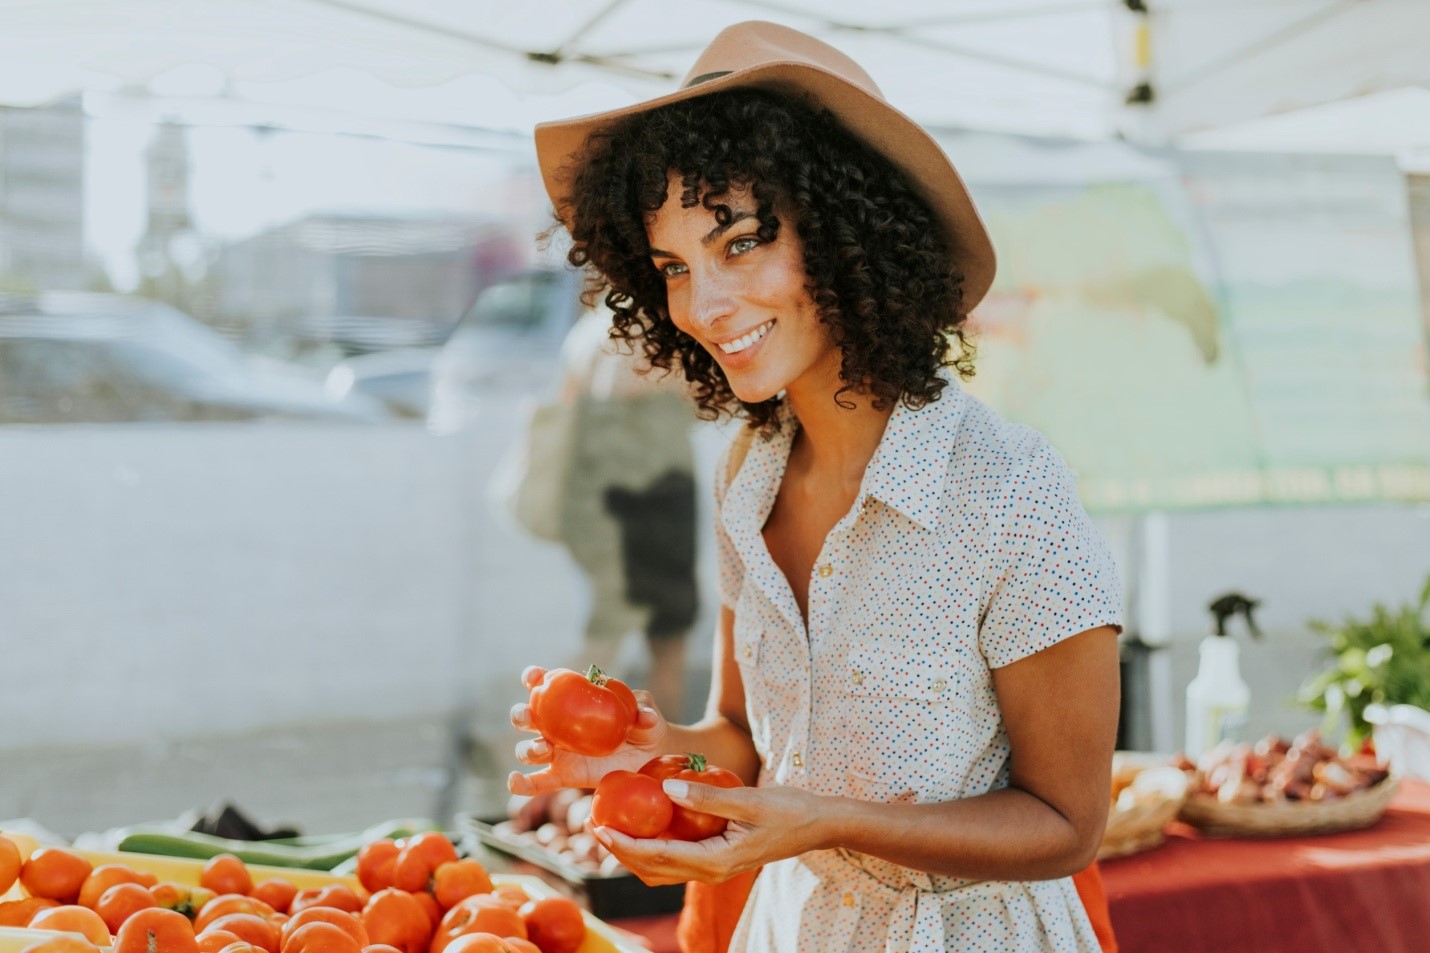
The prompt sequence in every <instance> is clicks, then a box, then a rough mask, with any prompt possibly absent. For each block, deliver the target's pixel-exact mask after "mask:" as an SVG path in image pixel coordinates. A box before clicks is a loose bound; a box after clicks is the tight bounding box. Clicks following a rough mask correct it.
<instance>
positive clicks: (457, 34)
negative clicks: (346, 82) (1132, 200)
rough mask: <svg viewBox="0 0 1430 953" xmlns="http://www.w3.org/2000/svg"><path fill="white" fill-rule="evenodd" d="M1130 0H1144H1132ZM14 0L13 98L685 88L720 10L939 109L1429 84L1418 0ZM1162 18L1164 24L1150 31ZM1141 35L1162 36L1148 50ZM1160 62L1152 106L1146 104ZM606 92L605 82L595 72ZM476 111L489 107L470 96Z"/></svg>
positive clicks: (1207, 106)
mask: <svg viewBox="0 0 1430 953" xmlns="http://www.w3.org/2000/svg"><path fill="white" fill-rule="evenodd" d="M1133 6H1143V4H1138V3H1134V4H1133ZM1145 6H1147V7H1148V8H1149V11H1150V12H1149V13H1148V14H1147V15H1146V16H1142V15H1139V14H1137V13H1133V12H1132V11H1131V10H1129V8H1128V4H1127V3H1126V2H1124V0H885V2H882V3H876V4H871V3H869V2H868V0H771V2H758V0H680V2H674V0H524V2H511V0H4V2H3V3H0V102H6V103H11V104H17V105H28V104H35V103H39V102H44V101H48V100H51V99H54V98H56V97H57V96H59V95H62V94H65V93H67V92H72V91H74V90H76V89H109V90H113V89H116V88H119V87H129V88H133V87H136V86H139V87H142V86H143V84H145V83H147V82H149V81H150V80H152V79H154V78H155V77H159V76H162V75H163V74H165V73H166V72H168V71H171V70H174V69H175V68H178V67H184V66H190V65H192V64H204V65H205V66H208V67H211V68H214V69H216V70H219V71H222V74H223V76H224V77H225V78H226V80H227V81H228V83H229V84H230V87H229V88H230V90H231V91H232V90H233V89H240V90H241V88H242V84H244V83H265V84H281V83H284V82H294V81H301V80H304V79H307V78H311V77H313V76H315V75H318V74H324V73H329V72H333V71H339V75H344V73H343V72H342V71H349V72H350V71H354V70H356V71H360V72H361V73H364V74H367V75H368V76H369V77H372V78H375V79H376V80H380V81H381V82H382V83H384V84H387V85H389V86H391V87H397V88H404V89H414V88H422V87H438V86H442V85H444V84H451V83H453V82H460V81H461V80H462V79H463V78H470V77H472V76H473V75H480V76H489V77H493V78H495V79H497V80H499V81H500V82H501V83H503V84H504V85H505V86H506V87H507V88H509V89H510V90H511V91H513V92H514V93H517V94H523V95H525V94H536V95H538V96H542V95H544V96H546V97H547V100H546V102H547V103H549V108H550V109H551V110H553V111H551V112H550V113H549V114H547V115H541V114H540V113H539V112H538V114H536V115H534V116H531V117H530V118H531V119H533V120H535V119H542V118H554V117H556V116H558V115H564V114H566V113H564V112H563V111H562V110H563V108H564V106H563V104H564V102H565V100H563V99H561V98H560V97H557V96H555V95H554V94H558V93H567V92H568V91H571V90H573V89H580V88H582V87H583V84H592V83H597V84H600V86H599V88H600V89H601V90H602V92H601V93H600V94H599V95H593V94H589V93H588V94H586V95H585V96H584V97H583V96H577V97H575V98H574V99H572V100H571V101H573V102H578V103H580V104H581V107H582V108H587V107H589V108H608V107H611V106H616V105H620V104H621V103H622V102H629V101H632V100H634V99H636V98H641V97H645V96H649V95H653V94H655V93H659V92H663V91H666V90H668V89H669V88H671V86H672V85H673V84H674V82H675V81H676V79H677V78H678V77H679V76H681V75H682V74H683V73H684V72H685V69H686V67H687V66H688V65H689V63H690V62H691V61H692V60H693V59H694V57H695V55H696V54H697V52H698V51H699V49H700V48H701V47H702V46H703V45H704V44H705V43H706V42H707V41H708V40H709V38H710V37H711V36H713V34H714V33H715V31H716V30H718V29H719V28H721V27H723V26H725V25H728V24H730V23H734V22H737V21H739V20H744V19H751V18H763V19H771V20H776V21H779V22H782V23H787V24H789V25H790V26H794V27H796V28H799V29H803V30H806V31H807V32H810V33H813V34H815V35H818V36H821V37H824V38H825V39H827V40H828V41H830V42H831V43H833V44H834V45H836V46H839V47H840V48H841V49H844V50H846V51H847V52H848V53H850V55H852V56H853V57H854V58H855V59H856V60H858V61H859V62H861V63H862V64H864V65H865V66H866V67H867V68H868V69H869V71H870V73H871V74H872V75H873V76H874V77H875V79H876V80H877V81H878V82H879V83H880V85H881V86H882V87H883V89H884V92H885V94H886V95H887V96H888V98H889V99H890V100H891V101H892V102H894V103H895V104H897V105H898V106H900V107H901V108H902V109H904V111H906V112H908V113H909V114H910V115H912V116H913V117H914V118H916V119H918V120H919V121H921V122H923V123H925V124H927V125H930V126H936V127H972V128H992V129H1004V130H1009V131H1019V132H1027V133H1034V134H1051V135H1073V136H1079V137H1101V136H1106V135H1109V134H1112V133H1114V132H1116V131H1118V130H1119V129H1124V130H1125V129H1131V130H1132V131H1133V132H1134V133H1136V132H1138V131H1141V132H1142V133H1145V134H1148V135H1153V136H1161V135H1164V134H1165V135H1170V134H1175V133H1179V132H1182V131H1185V130H1188V129H1196V128H1206V127H1211V126H1217V125H1220V124H1222V123H1225V122H1231V121H1237V120H1243V119H1247V118H1252V117H1255V116H1258V115H1263V114H1266V113H1269V112H1276V111H1281V110H1285V109H1289V108H1295V107H1299V106H1304V105H1313V104H1315V103H1319V102H1325V101H1329V100H1335V99H1340V98H1344V97H1346V96H1353V95H1359V94H1362V93H1366V92H1370V91H1374V90H1377V89H1384V88H1391V87H1394V86H1404V85H1411V84H1430V3H1423V2H1419V0H1160V2H1158V0H1149V2H1148V3H1147V4H1145ZM1143 26H1145V28H1146V31H1147V32H1146V34H1145V35H1144V34H1142V33H1141V32H1140V31H1141V28H1142V27H1143ZM1139 50H1148V51H1150V57H1149V61H1148V62H1146V63H1144V64H1141V65H1139ZM1143 80H1146V81H1148V82H1149V83H1150V85H1151V88H1152V90H1153V91H1154V93H1155V94H1156V96H1155V98H1154V101H1153V104H1152V105H1151V106H1150V107H1134V108H1132V109H1129V108H1127V107H1126V106H1125V105H1124V103H1125V99H1126V97H1127V94H1128V92H1129V91H1130V90H1132V89H1133V88H1134V87H1136V86H1137V84H1138V83H1139V82H1141V81H1143ZM593 88H594V87H593ZM460 111H461V112H462V113H463V115H462V116H461V117H460V121H463V122H471V121H472V116H473V115H474V114H475V115H479V110H476V109H474V108H472V104H470V103H469V104H467V106H466V108H465V109H462V110H460Z"/></svg>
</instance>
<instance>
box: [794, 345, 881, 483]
mask: <svg viewBox="0 0 1430 953" xmlns="http://www.w3.org/2000/svg"><path fill="white" fill-rule="evenodd" d="M809 376H813V375H807V377H806V378H804V379H801V380H800V381H796V382H795V383H793V384H791V385H790V386H789V388H788V389H787V390H786V395H787V398H788V400H789V403H790V409H791V410H792V411H793V412H794V415H795V417H796V419H798V420H799V426H800V432H799V434H798V435H797V442H796V448H795V451H792V455H794V453H795V452H797V453H798V455H799V456H801V457H803V462H804V463H805V464H807V468H808V470H809V472H811V473H815V474H819V475H820V476H821V478H823V479H830V478H837V479H838V480H839V481H840V482H841V483H842V484H844V485H845V486H846V487H853V488H855V489H856V490H857V488H858V487H859V485H860V483H861V482H862V481H863V479H864V470H865V468H866V467H868V465H869V461H870V460H871V459H873V457H874V451H875V450H877V449H878V448H879V441H880V440H881V439H882V438H883V436H884V428H885V426H887V425H888V423H889V417H890V416H891V415H892V414H893V412H894V408H893V406H892V405H891V406H889V407H887V408H885V409H883V410H880V409H877V408H875V407H874V400H873V397H871V396H869V395H867V394H860V393H856V392H854V391H845V392H844V393H843V394H840V395H839V397H838V400H837V402H836V398H835V394H836V393H837V392H838V391H839V389H840V388H841V387H843V386H844V382H843V381H841V380H840V378H839V373H838V369H837V367H836V368H835V369H834V370H833V372H832V373H829V372H826V373H824V374H821V375H819V377H818V378H817V379H816V380H809V379H808V377H809ZM851 404H852V405H853V406H852V407H851V406H850V405H851Z"/></svg>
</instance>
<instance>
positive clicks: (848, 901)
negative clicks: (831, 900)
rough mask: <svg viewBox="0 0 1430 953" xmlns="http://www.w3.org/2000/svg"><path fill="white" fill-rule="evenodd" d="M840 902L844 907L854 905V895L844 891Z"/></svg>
mask: <svg viewBox="0 0 1430 953" xmlns="http://www.w3.org/2000/svg"><path fill="white" fill-rule="evenodd" d="M842 903H843V904H844V905H845V906H846V907H852V906H854V895H853V894H852V893H846V894H845V895H844V899H843V901H842Z"/></svg>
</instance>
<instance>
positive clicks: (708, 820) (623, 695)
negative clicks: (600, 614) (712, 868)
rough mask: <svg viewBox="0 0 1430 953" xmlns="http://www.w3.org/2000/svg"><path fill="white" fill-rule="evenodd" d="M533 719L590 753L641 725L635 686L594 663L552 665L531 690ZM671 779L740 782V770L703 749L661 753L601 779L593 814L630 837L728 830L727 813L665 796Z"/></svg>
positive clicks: (558, 739)
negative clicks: (718, 763) (578, 667)
mask: <svg viewBox="0 0 1430 953" xmlns="http://www.w3.org/2000/svg"><path fill="white" fill-rule="evenodd" d="M529 705H530V707H531V722H532V725H533V726H534V727H535V728H536V730H537V731H539V732H541V736H542V737H543V738H545V739H546V740H547V742H548V743H550V744H551V745H553V746H554V747H557V748H561V749H563V750H565V751H570V752H572V753H574V754H579V755H585V756H586V757H591V758H604V757H608V756H610V755H612V754H614V753H615V752H616V751H617V750H619V749H620V747H621V745H622V744H624V743H625V740H626V736H627V735H629V734H630V732H631V730H632V729H633V728H635V727H636V722H637V720H638V718H639V708H638V707H637V705H636V697H635V693H633V692H632V691H631V690H630V688H629V687H627V686H626V684H625V683H624V682H622V681H620V680H619V679H615V678H609V677H607V676H606V675H605V673H603V672H602V671H601V670H600V669H598V668H596V667H595V666H594V665H593V666H591V668H590V669H588V670H587V672H586V674H585V675H582V674H580V673H579V672H573V671H571V670H569V669H560V668H558V669H553V670H551V671H549V672H546V673H545V674H544V675H543V676H542V678H541V682H540V683H539V684H538V685H536V687H535V688H533V689H532V690H531V697H530V700H529ZM667 778H677V779H680V780H683V781H695V782H697V783H700V784H711V785H715V786H717V787H723V788H733V787H740V786H741V783H742V782H741V781H740V778H739V776H738V775H736V774H734V773H733V772H731V771H726V770H725V769H724V768H717V767H715V766H714V765H711V764H708V763H707V762H706V760H705V757H704V756H703V755H699V754H683V755H662V756H661V757H658V758H653V759H651V760H650V761H648V762H647V763H646V764H645V765H643V766H642V767H641V769H640V770H639V771H611V772H609V773H608V774H606V775H605V776H604V777H602V778H601V780H600V782H599V783H598V784H597V785H596V796H595V798H594V800H592V802H591V821H592V823H594V824H595V825H596V826H598V827H609V828H612V829H613V830H617V831H620V832H621V833H622V834H626V835H627V836H630V837H641V838H646V837H664V838H670V839H672V840H687V841H697V840H704V839H706V838H707V837H715V836H717V835H719V834H721V833H723V832H724V830H725V827H726V824H727V822H726V820H725V818H723V817H717V816H715V815H713V814H705V813H703V812H700V811H693V810H691V809H690V808H686V807H682V806H680V805H679V804H676V803H674V802H673V801H671V800H670V798H668V797H666V794H665V790H664V788H663V787H662V785H661V782H662V781H664V780H665V779H667Z"/></svg>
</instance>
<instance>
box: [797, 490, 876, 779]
mask: <svg viewBox="0 0 1430 953" xmlns="http://www.w3.org/2000/svg"><path fill="white" fill-rule="evenodd" d="M865 499H866V497H865V495H864V494H863V492H861V493H860V494H859V496H858V497H857V498H856V499H855V501H854V505H853V506H852V507H851V508H850V510H849V512H848V513H846V514H845V515H844V517H843V518H842V519H841V520H840V521H839V522H838V523H836V524H835V526H834V528H833V529H831V530H830V531H829V535H828V536H826V537H825V539H824V546H823V547H822V548H821V549H820V551H819V557H818V558H817V559H816V560H815V563H814V567H813V569H811V570H810V578H809V591H808V596H807V599H806V602H807V605H808V613H807V614H808V617H809V621H808V631H807V632H806V640H805V646H804V649H805V653H806V654H805V659H806V662H805V666H804V672H805V684H804V689H805V695H804V698H805V704H804V705H802V706H800V709H799V717H798V720H797V721H796V724H795V730H794V731H792V732H791V733H790V744H789V764H790V768H791V777H793V778H796V779H798V780H799V781H800V782H801V784H800V786H801V787H806V788H808V787H814V786H816V785H812V784H810V781H811V779H812V778H818V777H826V778H827V776H828V775H827V772H828V769H830V767H831V764H830V763H826V762H831V760H833V761H835V762H838V760H839V755H838V753H837V752H835V751H829V750H822V749H821V746H820V744H819V741H818V735H817V733H816V731H815V728H816V724H815V722H816V719H817V718H819V717H820V714H821V711H820V700H819V699H817V698H816V697H815V695H814V685H815V682H816V679H817V676H818V675H819V673H818V672H817V671H816V668H817V667H819V666H822V665H828V664H838V663H837V661H836V660H835V659H836V658H837V656H838V655H839V653H838V652H833V653H832V654H831V650H832V649H834V648H837V646H838V645H839V638H840V633H839V625H840V621H841V617H840V607H841V605H842V604H843V603H844V602H845V600H844V599H842V598H841V595H842V594H843V593H845V592H846V591H847V590H846V587H847V586H849V585H850V583H851V582H852V581H853V578H852V577H853V573H854V568H855V567H854V565H853V556H854V553H853V550H852V548H851V546H850V545H849V540H850V539H851V537H852V534H853V532H854V528H855V523H856V521H857V520H858V519H859V517H860V515H861V514H862V513H863V512H864V502H865ZM826 716H827V713H826ZM839 763H842V762H839Z"/></svg>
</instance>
